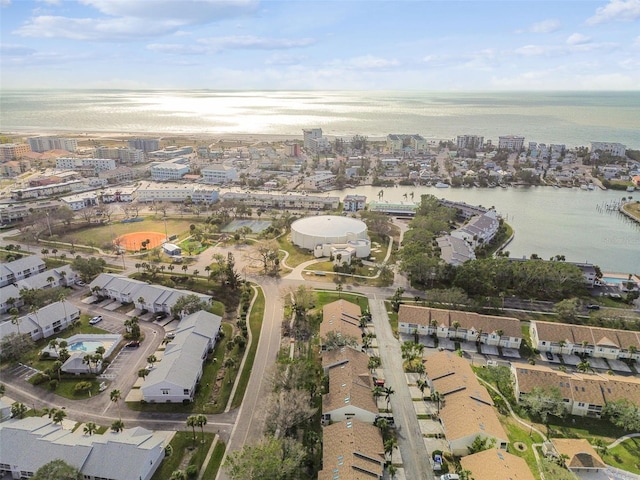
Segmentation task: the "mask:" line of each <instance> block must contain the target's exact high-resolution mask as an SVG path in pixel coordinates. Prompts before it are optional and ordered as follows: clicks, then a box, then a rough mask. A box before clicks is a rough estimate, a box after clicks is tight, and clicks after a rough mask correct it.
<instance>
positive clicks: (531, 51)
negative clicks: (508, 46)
mask: <svg viewBox="0 0 640 480" xmlns="http://www.w3.org/2000/svg"><path fill="white" fill-rule="evenodd" d="M554 51H557V47H553V46H551V45H525V46H523V47H520V48H516V49H515V50H514V52H515V53H516V54H518V55H522V56H525V57H539V56H541V55H549V54H551V53H553V52H554Z"/></svg>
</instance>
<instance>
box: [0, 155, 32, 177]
mask: <svg viewBox="0 0 640 480" xmlns="http://www.w3.org/2000/svg"><path fill="white" fill-rule="evenodd" d="M30 168H31V162H29V160H28V159H26V158H21V159H20V160H10V161H8V162H4V163H2V164H0V176H3V177H17V176H18V175H22V174H23V173H25V172H28V171H29V169H30Z"/></svg>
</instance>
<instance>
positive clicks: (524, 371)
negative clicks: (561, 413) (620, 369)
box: [511, 363, 640, 418]
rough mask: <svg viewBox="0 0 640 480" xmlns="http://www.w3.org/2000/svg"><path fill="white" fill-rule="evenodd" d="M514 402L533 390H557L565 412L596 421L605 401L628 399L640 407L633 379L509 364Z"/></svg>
mask: <svg viewBox="0 0 640 480" xmlns="http://www.w3.org/2000/svg"><path fill="white" fill-rule="evenodd" d="M511 372H512V374H513V379H514V393H515V396H516V400H518V401H520V400H522V399H523V398H524V397H525V396H526V395H527V394H528V393H530V392H531V391H532V390H533V389H534V388H541V389H543V390H550V389H558V391H559V392H560V394H561V395H562V399H563V402H564V405H565V407H566V410H567V413H569V414H571V415H576V416H580V417H595V418H600V416H601V414H602V409H603V408H604V406H605V404H606V403H607V402H616V401H619V400H623V399H626V400H630V401H631V402H633V403H635V404H636V405H638V406H640V401H639V400H638V399H640V379H638V378H637V377H634V376H622V375H610V374H606V375H604V374H600V373H581V372H570V371H565V372H563V371H560V370H554V369H553V368H550V367H547V366H543V365H527V364H524V363H521V364H515V363H514V364H512V365H511Z"/></svg>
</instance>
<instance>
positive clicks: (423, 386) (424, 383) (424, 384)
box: [416, 378, 429, 399]
mask: <svg viewBox="0 0 640 480" xmlns="http://www.w3.org/2000/svg"><path fill="white" fill-rule="evenodd" d="M416 385H417V386H418V388H419V389H420V395H422V398H423V399H424V391H425V389H426V388H427V387H428V386H429V382H428V381H426V380H422V379H421V378H419V379H418V381H417V382H416Z"/></svg>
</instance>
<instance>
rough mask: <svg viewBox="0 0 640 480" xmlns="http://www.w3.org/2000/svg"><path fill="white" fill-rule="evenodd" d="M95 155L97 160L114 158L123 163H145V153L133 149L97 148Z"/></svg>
mask: <svg viewBox="0 0 640 480" xmlns="http://www.w3.org/2000/svg"><path fill="white" fill-rule="evenodd" d="M93 154H94V156H95V157H96V158H113V159H114V160H119V161H120V162H121V163H142V162H144V152H143V151H142V150H136V149H133V148H124V147H117V148H109V147H97V148H96V149H95V150H94V153H93Z"/></svg>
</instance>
